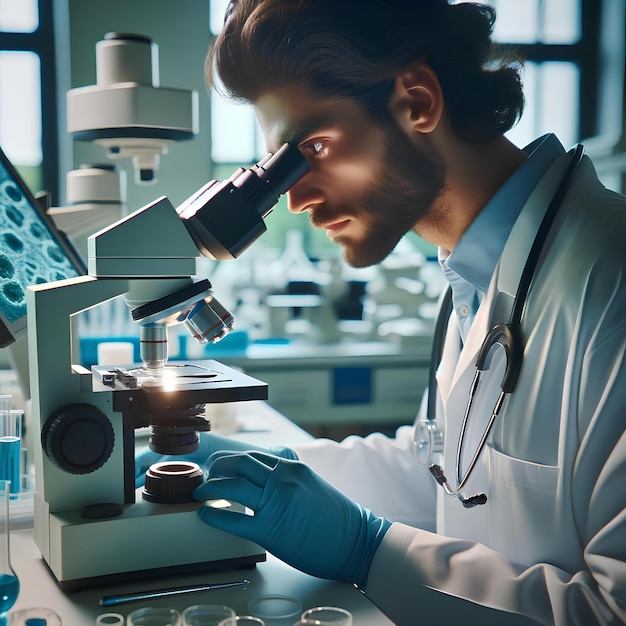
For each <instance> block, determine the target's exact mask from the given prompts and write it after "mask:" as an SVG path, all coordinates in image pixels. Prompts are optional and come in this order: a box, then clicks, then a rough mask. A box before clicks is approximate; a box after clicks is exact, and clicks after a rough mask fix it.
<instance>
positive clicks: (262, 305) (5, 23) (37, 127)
mask: <svg viewBox="0 0 626 626" xmlns="http://www.w3.org/2000/svg"><path fill="white" fill-rule="evenodd" d="M226 4H227V0H0V146H1V147H2V149H3V150H4V151H5V152H6V154H7V156H8V157H9V159H10V160H11V161H12V163H13V164H14V165H15V166H16V168H17V169H18V171H19V172H20V174H21V175H22V177H23V178H24V179H25V181H26V182H27V184H28V186H29V187H30V189H31V190H32V191H33V193H39V192H45V193H46V194H47V195H46V196H45V197H46V200H45V201H47V202H48V204H49V206H50V207H51V211H52V214H53V215H54V216H55V219H56V220H57V223H58V224H59V226H60V227H61V228H62V229H63V230H65V231H66V232H67V233H68V235H69V236H70V237H71V238H72V240H73V242H74V244H75V245H76V247H77V248H78V250H79V251H80V252H81V253H82V254H85V251H86V239H87V236H88V235H89V234H91V233H92V232H94V231H95V230H98V229H100V228H102V227H104V226H106V225H107V223H112V222H113V221H115V220H117V219H119V218H120V217H122V216H124V215H125V214H127V213H128V212H131V211H134V210H136V209H138V208H140V207H142V206H144V205H146V204H148V203H150V202H152V201H153V200H154V199H156V198H158V197H160V196H162V195H165V196H167V197H168V198H169V199H170V200H171V202H172V204H174V206H177V205H178V204H180V203H181V202H182V201H184V200H185V199H186V198H187V197H189V196H190V195H191V194H192V193H194V192H195V191H196V190H197V189H199V188H200V187H202V186H203V185H204V184H205V183H206V182H207V181H209V180H211V179H217V180H222V179H224V178H227V177H228V176H230V174H231V173H232V172H233V171H234V170H235V169H236V168H237V167H239V166H249V165H250V164H252V163H254V162H256V161H258V160H259V159H260V158H261V157H262V156H263V155H264V154H265V146H264V144H263V138H262V136H261V135H260V132H259V131H258V128H257V125H256V121H255V118H254V114H253V111H252V109H251V108H250V107H248V106H244V105H235V104H232V103H228V102H225V101H223V100H222V99H221V98H220V97H219V96H217V95H216V94H214V93H208V92H207V89H206V86H205V82H204V67H203V65H204V58H205V54H206V51H207V48H208V45H209V42H210V39H211V37H212V36H213V35H214V34H216V33H217V32H219V29H220V26H221V21H222V17H223V14H224V9H225V6H226ZM491 4H493V5H494V6H495V8H496V10H497V13H498V21H497V26H496V30H495V37H496V40H497V41H498V42H499V43H501V44H502V45H510V46H512V48H513V49H514V51H515V52H516V53H518V54H520V55H521V56H522V57H523V58H524V59H526V69H525V73H524V82H525V89H526V98H527V105H526V111H525V113H524V116H523V118H522V120H521V122H520V123H519V124H518V125H517V126H516V127H515V128H514V129H513V130H512V131H511V133H510V138H511V139H512V140H513V141H514V142H516V143H517V144H518V145H525V144H527V143H529V142H530V141H531V140H533V139H534V138H535V137H537V136H539V135H541V134H543V133H545V132H555V133H556V134H557V135H558V136H559V138H560V140H561V142H562V143H563V144H564V145H565V146H568V147H569V146H571V145H573V144H574V143H576V142H578V141H584V143H585V145H586V150H587V154H589V155H590V156H591V157H592V159H593V161H594V163H595V165H596V168H597V170H598V172H599V174H600V177H601V179H602V180H603V182H604V183H605V184H606V185H607V186H609V187H611V188H613V189H615V190H617V191H622V192H625V191H626V135H625V133H624V112H625V105H624V101H625V97H624V94H625V92H624V79H625V64H624V41H625V32H626V26H625V24H626V20H625V11H626V9H625V7H626V3H625V2H624V0H524V1H523V2H520V1H519V0H493V1H492V2H491ZM107 33H132V34H137V35H141V36H143V37H145V38H149V39H150V40H151V41H152V42H153V43H154V44H155V45H156V47H155V48H154V49H155V50H156V52H157V54H156V55H155V54H154V51H153V58H152V63H153V67H152V78H153V85H152V86H153V87H154V88H155V92H156V91H159V89H161V90H164V91H163V93H168V91H167V90H170V92H172V93H179V92H182V93H184V94H193V98H192V100H193V101H192V106H193V107H194V115H197V119H196V120H194V124H195V126H194V128H193V130H192V131H191V132H189V133H188V136H186V137H182V138H181V137H178V138H176V140H173V141H170V138H165V139H163V138H161V139H160V140H159V141H157V142H156V144H157V145H156V147H155V146H154V145H150V146H148V147H149V148H150V149H149V150H148V152H149V155H148V157H149V158H150V159H152V161H151V163H152V165H149V166H142V165H141V163H139V164H138V162H137V160H136V159H133V158H131V157H129V156H128V155H127V154H126V153H124V151H121V152H119V151H118V152H117V153H116V154H113V153H111V151H110V150H108V148H107V143H106V141H105V139H106V138H104V139H103V138H102V137H95V136H94V135H93V134H91V135H90V133H89V132H84V130H83V129H81V127H80V122H79V121H78V120H77V119H73V118H72V115H77V114H76V109H75V100H72V98H75V97H80V96H81V93H82V92H81V91H80V90H81V89H82V88H85V87H89V86H94V85H97V84H98V83H99V82H100V78H101V77H99V76H97V66H96V45H97V44H98V42H100V41H102V40H103V39H104V37H105V35H106V34H107ZM179 95H180V94H179ZM190 97H191V96H190ZM155 106H158V101H157V104H156V105H155ZM146 171H148V174H149V175H145V172H146ZM142 178H143V180H142ZM90 185H93V186H92V187H90ZM102 185H104V187H102ZM103 188H104V189H106V191H102V189H103ZM90 193H92V194H93V197H90V195H89V194H90ZM42 201H43V200H42ZM78 209H80V210H78ZM267 227H268V232H267V233H266V234H265V235H264V236H263V237H262V238H261V239H260V240H259V241H258V242H257V243H255V245H254V246H252V248H251V249H250V250H248V251H247V252H246V253H245V254H244V255H242V256H241V257H240V258H239V259H237V260H234V261H221V262H217V261H212V260H209V259H206V258H203V259H201V260H200V261H199V263H198V273H199V274H200V275H202V276H206V277H207V278H209V279H210V281H211V282H212V284H213V289H214V291H215V293H216V295H217V296H218V298H219V299H220V301H221V302H222V303H223V304H224V305H226V306H227V307H228V308H230V310H231V311H232V312H233V314H234V316H235V330H234V331H233V332H232V333H231V334H230V335H228V336H227V337H226V338H225V339H224V340H223V341H222V342H220V343H218V344H214V345H209V346H202V345H199V344H196V343H195V342H194V341H193V339H191V338H189V337H188V335H187V333H186V331H184V330H180V331H177V330H176V328H174V329H172V330H171V332H172V333H173V336H172V337H170V339H171V341H170V358H171V359H177V358H178V359H205V358H210V359H217V360H219V361H221V362H224V363H227V364H230V365H234V366H236V367H239V368H241V369H243V370H244V371H246V372H247V373H250V374H251V375H253V376H255V377H257V378H259V379H261V380H263V381H265V382H267V383H269V403H270V404H271V405H272V406H274V407H275V408H277V409H278V410H279V411H280V412H282V413H283V414H284V415H286V416H287V417H289V418H290V419H292V420H293V421H295V422H296V423H297V424H299V425H300V426H302V427H303V428H304V429H306V430H308V431H309V432H311V433H312V434H314V435H323V436H329V437H333V438H341V437H343V436H345V435H346V434H348V433H359V434H364V433H366V432H371V431H374V430H377V431H382V432H391V431H393V430H394V429H395V428H396V427H397V426H398V425H399V424H403V423H408V422H411V421H412V419H413V417H414V415H415V413H416V411H417V408H418V405H419V401H420V398H421V395H422V393H423V390H424V388H425V385H426V381H427V376H428V361H429V357H430V344H431V337H430V336H431V330H432V326H433V318H434V313H435V305H436V302H437V299H438V296H439V294H440V292H441V289H442V277H441V274H440V271H439V267H438V264H437V260H436V250H435V249H434V248H433V247H432V246H429V245H427V244H426V243H425V242H423V241H422V240H420V239H419V238H418V237H417V236H413V235H407V237H406V238H405V239H404V240H403V241H402V242H401V243H400V244H399V246H398V247H397V249H396V251H395V252H394V253H393V254H392V255H391V256H390V257H389V258H388V259H387V260H386V261H385V262H384V263H382V264H381V265H380V266H377V267H373V268H367V269H360V270H355V269H351V268H349V267H348V266H346V265H345V263H344V262H343V261H342V259H341V256H340V249H339V248H338V247H337V246H335V245H334V244H332V243H331V242H330V241H329V240H328V239H327V237H326V235H325V233H323V232H320V231H316V230H314V229H312V228H310V226H309V224H308V219H307V217H306V216H304V215H292V214H290V213H289V212H288V211H287V208H286V205H285V201H284V199H283V200H281V203H280V204H279V206H278V207H276V208H275V209H274V211H273V212H272V214H270V215H269V216H268V218H267ZM147 236H149V234H148V235H147ZM82 315H83V317H82V319H81V320H80V329H81V331H80V336H81V359H82V360H83V364H84V365H90V364H93V363H95V362H96V361H97V359H98V356H97V355H98V348H97V346H98V344H100V343H106V342H113V341H115V342H119V341H123V342H128V343H131V344H133V345H134V344H135V342H138V330H137V328H136V327H134V325H133V323H132V321H131V320H130V316H129V312H128V309H127V307H126V305H125V304H124V302H123V301H120V302H117V301H114V302H112V303H111V304H110V305H108V306H107V307H106V308H103V309H97V310H92V311H89V312H88V313H86V314H82ZM5 352H6V350H2V351H0V353H1V354H0V368H1V369H0V393H5V394H12V395H13V396H14V399H15V402H16V403H17V404H20V402H25V401H26V399H27V397H28V388H27V386H26V385H25V384H24V379H25V376H26V375H27V373H24V371H23V370H24V368H23V367H20V365H19V361H20V357H19V352H20V349H19V348H17V349H16V350H15V354H13V355H7V354H5Z"/></svg>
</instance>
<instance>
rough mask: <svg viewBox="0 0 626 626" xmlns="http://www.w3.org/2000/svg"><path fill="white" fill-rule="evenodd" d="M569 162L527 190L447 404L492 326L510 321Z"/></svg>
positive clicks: (561, 162) (556, 166)
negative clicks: (535, 244) (524, 273)
mask: <svg viewBox="0 0 626 626" xmlns="http://www.w3.org/2000/svg"><path fill="white" fill-rule="evenodd" d="M571 159H572V155H571V154H563V155H561V157H560V158H558V159H557V160H556V161H554V162H553V163H552V165H551V167H550V168H549V169H548V171H547V172H544V175H543V176H542V177H541V180H540V181H539V183H538V184H537V185H536V186H535V187H534V188H533V189H532V190H530V194H527V198H528V199H527V201H526V203H525V204H524V206H523V207H522V210H521V212H520V214H519V217H518V219H517V220H516V222H515V224H514V226H513V228H512V230H511V233H510V236H509V237H508V239H507V241H506V245H505V247H504V250H503V252H502V256H501V258H500V260H499V261H498V263H497V266H496V268H495V271H494V274H493V276H492V279H491V282H490V285H489V291H488V295H487V297H486V298H485V299H484V300H483V302H482V304H481V305H480V307H479V309H478V312H477V314H476V317H475V319H474V322H473V324H472V327H471V329H470V331H469V334H468V336H467V341H466V343H465V344H464V347H463V350H462V351H461V354H460V356H459V359H458V363H457V365H456V367H455V370H454V375H453V376H452V380H451V384H450V395H449V397H448V400H449V401H450V400H451V398H452V395H453V394H454V387H455V386H456V384H457V383H458V382H459V380H460V378H461V374H462V373H463V372H465V371H467V370H468V368H470V369H472V372H473V368H472V367H471V366H472V361H475V360H476V357H477V354H478V351H479V350H480V347H481V346H482V343H483V340H484V338H485V337H486V336H487V333H488V332H489V330H490V329H491V328H492V327H493V326H494V325H495V324H499V323H506V322H508V321H509V316H510V313H511V309H512V306H513V301H514V298H515V294H516V292H517V288H518V285H519V282H520V278H521V275H522V271H523V268H524V264H525V262H526V259H527V258H528V253H529V251H530V248H531V246H532V244H533V241H534V238H535V235H536V233H537V230H538V228H539V224H540V223H541V220H542V219H543V216H544V214H545V212H546V211H547V208H548V205H549V204H550V201H551V199H552V197H553V196H554V193H555V191H556V189H557V187H558V186H559V183H560V182H561V180H562V178H563V175H564V173H565V171H566V169H567V166H568V164H569V163H570V161H571ZM472 375H473V374H472ZM462 387H463V385H462ZM466 392H467V389H466V388H463V389H462V391H461V393H465V394H466Z"/></svg>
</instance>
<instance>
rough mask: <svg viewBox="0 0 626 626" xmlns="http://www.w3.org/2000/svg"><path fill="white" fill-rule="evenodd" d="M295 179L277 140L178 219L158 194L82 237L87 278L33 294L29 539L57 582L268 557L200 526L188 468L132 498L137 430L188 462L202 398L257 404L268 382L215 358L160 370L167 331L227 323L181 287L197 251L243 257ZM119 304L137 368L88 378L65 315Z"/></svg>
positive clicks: (298, 166) (204, 422) (165, 474)
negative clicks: (34, 436)
mask: <svg viewBox="0 0 626 626" xmlns="http://www.w3.org/2000/svg"><path fill="white" fill-rule="evenodd" d="M307 170H308V164H307V162H306V159H305V158H304V156H303V155H302V154H301V153H300V152H299V151H298V150H297V148H295V147H293V146H290V145H288V144H285V145H284V146H283V147H282V148H281V149H280V150H278V152H276V154H268V155H267V156H266V157H265V158H264V159H263V160H261V161H260V162H259V163H257V164H256V165H254V166H252V167H251V168H250V169H245V168H240V169H238V170H237V171H236V172H235V173H234V174H233V175H232V176H231V177H230V178H229V179H227V180H225V181H222V182H217V181H211V182H209V183H208V184H207V185H205V186H204V187H203V188H202V189H200V190H199V191H198V192H197V193H195V194H194V195H193V196H191V197H190V198H189V199H188V200H187V201H186V202H184V203H183V204H182V205H181V206H180V207H178V208H177V209H175V208H174V207H173V206H172V204H171V203H170V202H169V200H168V199H167V198H166V197H161V198H159V199H157V200H156V201H154V202H153V203H151V204H148V205H147V206H145V207H143V208H141V209H139V210H137V211H135V212H134V213H132V214H130V215H129V216H127V217H126V218H123V219H122V220H119V221H118V222H116V223H115V224H113V225H112V226H109V227H107V228H105V229H104V230H101V231H99V232H98V233H96V234H94V235H92V236H91V237H90V238H89V240H88V275H87V276H80V277H76V278H70V279H67V280H63V281H59V282H54V283H48V284H44V285H38V286H34V287H30V288H29V290H28V337H29V350H30V352H29V360H30V367H31V380H32V384H31V388H32V403H33V406H32V412H33V424H34V425H35V427H36V428H38V432H39V433H40V437H41V446H40V447H39V446H37V447H36V456H35V479H36V485H37V494H36V497H35V519H34V527H35V541H36V543H37V546H38V547H39V549H40V551H41V553H42V555H43V558H44V560H45V562H46V563H47V565H48V567H49V568H50V570H51V571H52V573H53V575H54V576H55V577H56V579H57V580H58V582H59V584H60V585H61V587H62V588H64V589H67V590H71V589H76V588H79V587H83V586H88V585H93V584H96V583H99V582H104V581H111V580H124V579H128V578H132V579H135V578H137V577H140V576H144V575H154V574H156V573H158V574H168V573H175V572H178V571H184V572H186V573H189V572H192V571H198V570H202V569H208V568H216V567H219V566H228V567H236V566H251V565H253V564H254V563H256V562H258V561H259V560H263V559H264V552H263V550H262V549H261V548H259V547H258V546H256V545H255V544H253V543H251V542H248V541H244V540H241V539H239V538H237V537H234V536H230V535H227V534H225V533H222V532H220V531H217V530H211V529H209V528H207V527H206V525H204V524H202V522H201V521H200V520H199V518H198V517H197V515H196V509H197V506H198V503H197V502H195V503H194V502H193V501H189V500H192V498H191V497H190V496H189V493H190V491H191V490H192V488H191V489H190V485H193V481H194V480H198V478H199V476H198V472H197V468H195V467H193V466H192V464H185V463H182V462H181V463H172V464H165V466H163V467H157V468H156V476H154V475H151V476H150V480H148V477H147V478H146V489H148V486H149V485H152V487H151V488H150V492H149V493H148V494H146V493H145V492H142V490H136V489H135V481H134V471H135V467H134V465H135V463H134V448H135V429H137V428H143V427H149V428H150V432H151V434H150V447H151V448H152V449H153V450H155V451H157V452H160V453H163V454H185V453H187V452H191V451H193V450H195V449H197V446H198V440H199V439H198V432H200V431H206V430H209V429H210V421H209V420H208V419H207V418H206V416H205V415H204V408H205V406H206V405H207V404H210V403H215V402H217V403H221V402H231V401H242V400H255V399H265V398H266V397H267V386H266V385H265V383H262V382H260V381H258V380H256V379H253V378H251V377H249V376H246V375H244V374H241V373H239V372H237V371H235V370H233V369H230V368H228V367H226V366H224V365H222V364H220V363H218V362H216V361H212V360H208V361H197V362H176V363H168V358H167V356H168V352H167V328H168V326H170V325H174V324H183V325H184V326H185V327H187V329H188V330H189V331H190V332H191V334H192V335H193V336H194V337H195V338H196V339H197V340H199V341H200V342H211V341H216V340H219V339H220V338H221V337H222V336H224V335H225V334H226V333H228V332H229V331H230V329H231V328H232V324H233V318H232V315H231V314H230V312H229V311H227V310H226V309H225V308H224V307H223V306H222V305H221V304H220V303H219V301H218V300H217V299H216V298H215V295H214V294H213V290H212V285H211V283H210V282H209V281H208V280H206V279H204V280H194V278H193V277H194V276H195V275H196V259H197V258H198V257H199V251H200V252H202V254H204V255H206V256H209V257H211V258H215V259H233V258H236V257H237V256H239V255H240V254H241V253H242V252H243V251H244V250H245V249H246V248H247V247H248V246H249V245H250V244H251V243H252V242H253V241H255V240H256V239H257V238H258V237H259V236H260V235H261V234H262V233H263V232H264V231H265V223H264V221H263V218H264V217H265V216H266V215H267V214H268V213H269V212H270V211H271V209H272V208H273V206H274V205H275V203H276V202H277V200H278V198H279V197H280V196H281V195H282V194H284V193H285V192H286V191H287V190H288V189H289V188H290V187H291V186H292V185H293V184H294V183H295V182H296V181H297V180H299V178H301V176H303V175H304V174H305V173H306V171H307ZM118 296H123V297H124V299H125V300H126V303H127V304H128V306H129V308H130V312H131V315H132V318H133V320H134V321H135V322H136V323H137V324H138V325H139V330H140V346H141V347H140V352H141V361H142V362H141V363H139V364H133V363H130V364H129V363H120V364H119V365H114V366H93V367H92V368H91V369H86V368H85V367H83V366H81V364H80V362H79V349H78V340H77V337H76V333H75V332H74V331H75V330H76V328H77V323H76V318H77V314H78V313H79V312H82V311H84V310H86V309H89V308H91V307H95V306H97V305H99V304H101V303H103V302H106V301H108V300H110V299H112V298H115V297H118ZM154 469H155V468H151V470H154ZM152 474H155V471H153V472H152ZM200 479H201V476H200ZM185 494H186V495H185ZM146 495H147V497H146ZM216 505H217V504H216ZM220 505H222V506H237V505H234V504H231V503H220Z"/></svg>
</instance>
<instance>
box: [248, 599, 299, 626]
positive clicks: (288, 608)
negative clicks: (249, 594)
mask: <svg viewBox="0 0 626 626" xmlns="http://www.w3.org/2000/svg"><path fill="white" fill-rule="evenodd" d="M301 611H302V603H301V602H300V601H299V600H296V598H292V597H290V596H285V595H280V594H267V595H263V596H259V597H258V598H254V599H252V600H250V602H248V612H249V613H250V614H252V615H256V616H258V617H260V618H261V619H262V620H263V621H264V622H265V623H266V624H268V626H273V625H274V624H276V625H278V624H283V623H285V624H289V626H291V624H293V620H294V618H297V617H298V616H299V615H300V612H301Z"/></svg>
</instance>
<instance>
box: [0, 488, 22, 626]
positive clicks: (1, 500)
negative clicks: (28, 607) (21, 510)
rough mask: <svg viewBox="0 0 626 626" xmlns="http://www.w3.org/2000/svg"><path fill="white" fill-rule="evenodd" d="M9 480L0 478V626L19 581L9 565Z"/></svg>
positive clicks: (17, 590) (14, 595) (18, 587)
mask: <svg viewBox="0 0 626 626" xmlns="http://www.w3.org/2000/svg"><path fill="white" fill-rule="evenodd" d="M10 485H11V483H10V481H8V480H0V626H4V625H5V624H6V623H7V619H6V615H7V612H8V611H9V609H10V608H11V607H12V606H13V605H14V604H15V601H16V600H17V596H18V594H19V592H20V581H19V580H18V578H17V575H16V574H15V572H14V571H13V568H12V567H11V555H10V550H9V546H10V540H9V539H10V538H9V524H10V517H9V497H10Z"/></svg>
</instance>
